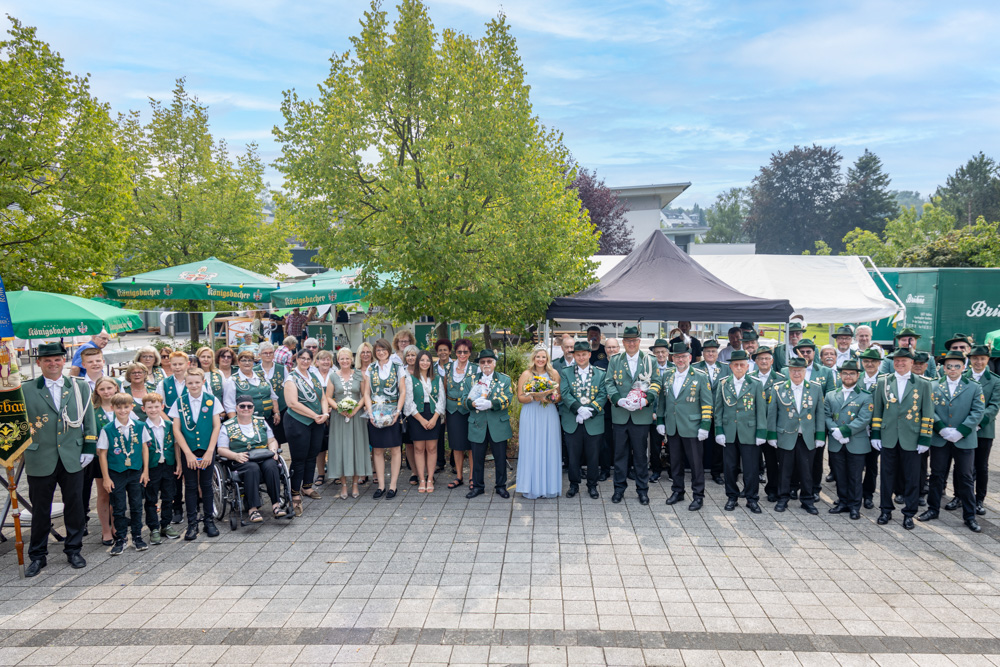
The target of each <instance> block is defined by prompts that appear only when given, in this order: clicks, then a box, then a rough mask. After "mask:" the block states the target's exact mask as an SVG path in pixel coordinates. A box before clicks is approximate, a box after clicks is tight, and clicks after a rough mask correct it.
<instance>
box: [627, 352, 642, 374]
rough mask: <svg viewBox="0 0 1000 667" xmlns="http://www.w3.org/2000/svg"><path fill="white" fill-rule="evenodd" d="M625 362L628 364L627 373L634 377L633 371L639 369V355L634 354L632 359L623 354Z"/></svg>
mask: <svg viewBox="0 0 1000 667" xmlns="http://www.w3.org/2000/svg"><path fill="white" fill-rule="evenodd" d="M625 361H626V362H628V372H629V373H630V374H631V375H632V377H635V371H636V369H637V368H639V353H638V352H636V353H635V356H634V357H630V356H628V352H626V353H625Z"/></svg>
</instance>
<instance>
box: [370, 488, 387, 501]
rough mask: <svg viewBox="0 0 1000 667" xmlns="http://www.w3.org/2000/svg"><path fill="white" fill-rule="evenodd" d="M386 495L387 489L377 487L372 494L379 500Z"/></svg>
mask: <svg viewBox="0 0 1000 667" xmlns="http://www.w3.org/2000/svg"><path fill="white" fill-rule="evenodd" d="M384 495H385V489H375V493H373V494H372V498H374V499H375V500H378V499H379V498H381V497H382V496H384Z"/></svg>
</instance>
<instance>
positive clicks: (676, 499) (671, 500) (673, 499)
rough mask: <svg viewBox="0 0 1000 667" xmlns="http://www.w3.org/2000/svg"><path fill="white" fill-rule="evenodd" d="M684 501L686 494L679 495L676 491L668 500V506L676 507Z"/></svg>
mask: <svg viewBox="0 0 1000 667" xmlns="http://www.w3.org/2000/svg"><path fill="white" fill-rule="evenodd" d="M682 500H684V494H683V493H678V492H677V491H674V492H673V493H671V494H670V497H669V498H667V504H668V505H674V504H676V503H679V502H680V501H682Z"/></svg>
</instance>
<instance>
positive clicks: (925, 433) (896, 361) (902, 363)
mask: <svg viewBox="0 0 1000 667" xmlns="http://www.w3.org/2000/svg"><path fill="white" fill-rule="evenodd" d="M888 356H889V359H890V360H891V361H892V368H893V372H892V373H890V374H887V375H880V376H879V378H878V380H877V381H876V382H875V390H874V391H873V392H872V398H873V400H872V405H873V406H874V407H873V408H872V439H871V443H872V447H874V448H875V449H877V450H879V451H881V452H882V454H881V457H880V458H881V471H880V472H881V477H882V481H881V484H880V487H881V492H880V495H881V498H880V500H879V507H880V509H881V510H882V512H881V514H879V517H878V520H877V521H876V523H878V524H879V525H880V526H884V525H886V524H887V523H889V522H890V521H891V520H892V511H893V509H895V505H894V504H893V502H892V492H893V488H894V487H895V485H896V474H897V471H898V472H899V478H900V480H901V483H902V491H903V493H902V499H903V528H905V529H907V530H913V517H914V516H915V515H916V513H917V500H918V498H919V493H920V451H919V449H920V448H923V447H928V446H929V445H930V444H931V432H932V430H933V426H934V396H933V394H934V388H933V386H932V385H931V381H930V380H928V379H926V378H922V377H919V376H916V375H914V374H913V373H912V371H913V352H912V351H910V350H909V349H908V348H905V347H901V348H898V349H896V350H893V352H892V353H891V354H889V355H888Z"/></svg>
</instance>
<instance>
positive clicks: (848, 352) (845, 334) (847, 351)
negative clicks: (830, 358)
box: [833, 324, 858, 368]
mask: <svg viewBox="0 0 1000 667" xmlns="http://www.w3.org/2000/svg"><path fill="white" fill-rule="evenodd" d="M833 342H834V343H835V344H836V348H837V363H836V366H837V368H841V367H843V365H844V362H846V361H848V360H850V359H857V358H858V353H857V351H855V350H853V349H852V348H851V343H853V342H854V330H853V329H851V327H849V326H847V325H846V324H845V325H843V326H840V327H837V331H835V332H834V334H833Z"/></svg>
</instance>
